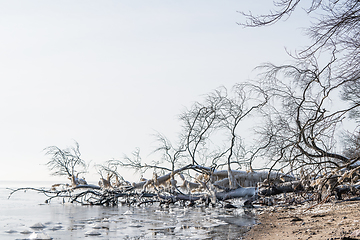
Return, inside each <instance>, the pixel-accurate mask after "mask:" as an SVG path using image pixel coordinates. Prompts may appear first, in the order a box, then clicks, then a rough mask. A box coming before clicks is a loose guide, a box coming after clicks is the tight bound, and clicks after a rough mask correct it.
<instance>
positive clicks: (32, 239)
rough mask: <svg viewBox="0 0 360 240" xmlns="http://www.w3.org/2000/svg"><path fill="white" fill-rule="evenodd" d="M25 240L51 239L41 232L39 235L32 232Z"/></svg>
mask: <svg viewBox="0 0 360 240" xmlns="http://www.w3.org/2000/svg"><path fill="white" fill-rule="evenodd" d="M27 239H28V240H51V239H53V238H52V237H50V236H49V235H47V234H45V233H42V232H41V233H35V232H33V233H32V234H31V235H30V236H29V237H28V238H27Z"/></svg>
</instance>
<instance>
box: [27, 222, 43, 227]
mask: <svg viewBox="0 0 360 240" xmlns="http://www.w3.org/2000/svg"><path fill="white" fill-rule="evenodd" d="M30 228H35V229H36V228H46V226H45V225H44V224H42V223H40V222H39V223H35V224H34V225H32V226H31V227H30Z"/></svg>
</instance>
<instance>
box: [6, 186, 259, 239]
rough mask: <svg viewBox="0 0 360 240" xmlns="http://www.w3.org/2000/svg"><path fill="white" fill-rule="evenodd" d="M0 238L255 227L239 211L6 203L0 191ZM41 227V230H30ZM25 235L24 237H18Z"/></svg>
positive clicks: (223, 235) (21, 198) (202, 235)
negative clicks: (31, 234) (36, 225)
mask: <svg viewBox="0 0 360 240" xmlns="http://www.w3.org/2000/svg"><path fill="white" fill-rule="evenodd" d="M0 190H1V191H0V193H1V195H0V196H1V199H0V207H1V208H0V224H1V225H0V239H26V238H27V237H29V235H30V234H29V232H31V233H32V232H34V231H35V232H43V233H44V234H46V235H48V236H50V237H52V238H53V239H69V240H71V239H84V237H86V239H185V238H187V239H238V238H239V237H240V236H241V233H242V232H243V231H244V229H245V228H246V227H247V226H251V225H253V224H255V220H254V217H253V216H252V215H251V213H245V212H244V210H243V209H242V208H237V209H233V210H231V211H229V210H226V209H223V208H200V207H198V208H196V207H193V208H191V207H190V208H189V207H181V206H176V205H175V206H170V207H169V208H159V207H157V206H147V207H141V208H140V207H139V208H135V207H127V206H119V207H101V206H80V205H73V204H61V203H60V201H58V202H56V201H55V202H52V203H51V204H46V205H45V204H43V205H39V204H38V203H40V202H43V200H44V198H43V196H42V195H39V194H36V193H34V192H27V193H19V194H18V195H16V196H15V198H14V199H10V200H7V199H6V196H7V194H3V193H5V192H6V191H5V189H0ZM6 193H7V192H6ZM37 223H42V224H44V225H45V228H43V229H42V230H41V229H38V230H36V229H31V228H30V226H32V225H34V224H37ZM22 232H25V233H22Z"/></svg>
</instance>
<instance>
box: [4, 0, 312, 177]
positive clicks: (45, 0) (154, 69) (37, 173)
mask: <svg viewBox="0 0 360 240" xmlns="http://www.w3.org/2000/svg"><path fill="white" fill-rule="evenodd" d="M264 2H265V1H253V0H248V1H239V0H237V1H235V0H226V1H209V0H196V1H193V0H191V1H190V0H181V1H180V0H177V1H175V0H163V1H160V0H159V1H149V0H131V1H130V0H128V1H121V0H116V1H115V0H114V1H109V0H102V1H93V0H86V1H85V0H83V1H81V0H77V1H73V0H71V1H66V0H65V1H64V0H61V1H57V0H51V1H49V0H31V1H28V0H22V1H19V0H11V1H10V0H6V1H3V0H0V83H1V87H0V116H1V120H0V161H1V167H0V180H15V179H18V180H50V181H52V180H55V179H58V178H54V177H51V176H50V175H49V171H48V170H47V168H46V167H45V166H44V164H45V163H46V162H47V161H48V159H49V158H48V157H47V156H45V155H44V151H43V149H44V148H45V147H47V146H51V145H56V146H58V147H60V148H66V147H68V146H71V145H73V141H74V140H76V141H77V142H79V144H80V149H81V152H82V154H83V155H82V156H83V158H84V159H85V160H86V161H91V162H92V163H93V164H94V163H102V162H104V161H106V160H109V159H113V158H115V159H120V158H121V157H122V156H123V154H130V153H131V152H132V151H133V150H134V149H135V148H136V147H139V148H140V149H141V152H142V156H143V158H144V159H148V160H151V158H152V156H151V155H150V156H149V154H150V153H151V151H152V150H153V149H152V147H153V146H154V138H153V137H152V134H153V133H154V132H155V131H158V132H161V133H163V134H164V135H166V136H167V137H168V138H170V139H171V140H173V141H175V140H176V136H177V133H178V132H179V130H180V127H179V121H178V120H177V116H178V114H180V113H181V111H182V110H184V108H185V107H189V106H191V104H192V103H193V102H194V101H197V100H200V99H201V96H202V95H203V94H206V93H208V92H210V91H211V90H213V89H215V88H217V87H219V86H222V85H223V86H225V87H228V88H230V87H231V86H232V85H234V84H235V83H238V82H242V81H247V80H249V79H250V78H251V77H252V75H253V73H252V70H253V69H254V68H255V67H256V66H257V65H259V64H261V63H264V62H273V63H284V62H285V61H287V60H288V59H289V57H288V56H287V54H286V52H285V48H287V49H288V50H294V49H295V48H296V47H299V46H304V45H305V42H304V41H305V39H306V38H305V37H304V36H303V32H302V30H301V29H300V26H302V25H303V23H304V19H303V17H304V16H303V15H301V14H298V15H295V16H294V17H293V18H290V20H289V21H286V22H280V23H279V24H277V25H275V26H270V27H267V28H252V29H244V28H243V27H241V26H239V25H238V24H236V23H237V22H239V21H242V17H241V15H240V14H239V13H238V12H237V11H249V10H251V11H253V12H260V13H265V12H267V10H269V5H264ZM268 2H269V3H270V2H271V1H268ZM249 127H250V126H249ZM130 173H131V172H129V171H128V170H127V171H124V172H123V175H124V176H125V177H129V178H131V174H130ZM86 177H87V179H89V180H94V181H95V180H96V179H98V176H97V175H94V174H91V173H89V174H88V175H87V176H86Z"/></svg>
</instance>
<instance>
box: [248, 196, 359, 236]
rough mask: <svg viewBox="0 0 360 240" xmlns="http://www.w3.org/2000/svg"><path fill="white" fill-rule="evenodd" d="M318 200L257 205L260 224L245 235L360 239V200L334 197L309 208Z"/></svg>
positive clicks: (256, 210)
mask: <svg viewBox="0 0 360 240" xmlns="http://www.w3.org/2000/svg"><path fill="white" fill-rule="evenodd" d="M314 204H315V203H314V202H311V203H305V204H303V205H298V206H287V207H283V206H271V207H264V208H258V209H255V212H256V215H257V219H258V224H256V225H254V226H252V227H251V229H250V230H249V231H248V232H246V233H245V235H244V237H243V239H246V240H247V239H254V240H261V239H300V240H305V239H311V240H317V239H329V240H330V239H331V240H335V239H360V230H359V229H360V201H338V202H335V201H334V202H329V203H323V204H319V205H317V206H315V207H313V208H311V209H308V208H309V207H311V206H313V205H314ZM307 209H308V210H307ZM305 210H306V211H305Z"/></svg>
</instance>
